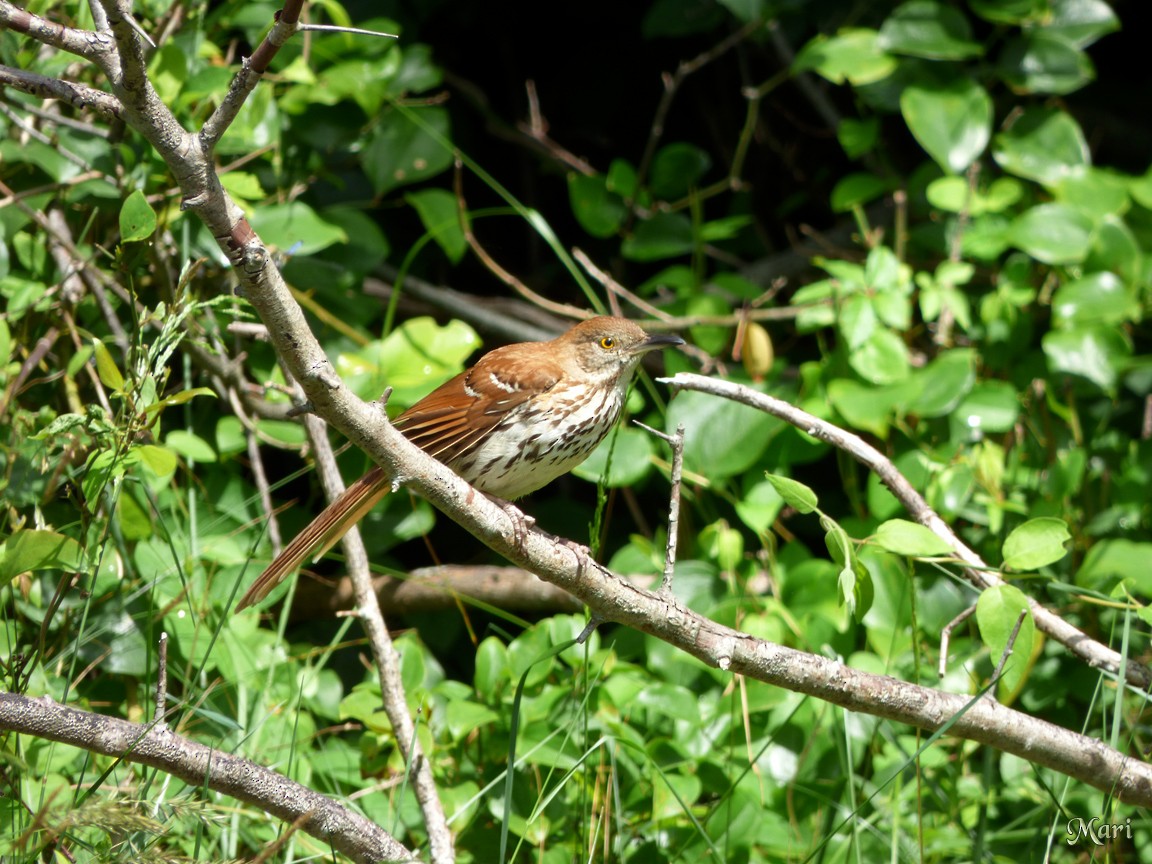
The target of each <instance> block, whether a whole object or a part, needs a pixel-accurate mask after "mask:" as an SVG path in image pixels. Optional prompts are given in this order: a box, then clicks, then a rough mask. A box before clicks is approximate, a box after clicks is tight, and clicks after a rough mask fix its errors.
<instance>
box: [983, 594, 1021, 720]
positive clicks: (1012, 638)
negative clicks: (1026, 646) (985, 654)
mask: <svg viewBox="0 0 1152 864" xmlns="http://www.w3.org/2000/svg"><path fill="white" fill-rule="evenodd" d="M1027 617H1028V610H1027V609H1021V610H1020V614H1019V615H1017V616H1016V625H1015V626H1014V627H1013V628H1012V632H1011V633H1009V634H1008V642H1007V643H1006V644H1005V645H1004V650H1003V651H1001V652H1000V662H999V663H997V664H996V671H994V672H993V673H992V679H991V686H990V687H989V688H988V692H987V694H985V695H986V698H988V699H991V700H992V701H996V685H997V684H998V683H999V681H1000V676H1001V674H1003V672H1004V666H1005V665H1006V664H1007V663H1008V658H1009V657H1011V656H1012V649H1013V648H1014V647H1015V645H1016V637H1017V636H1019V635H1020V627H1021V626H1023V624H1024V619H1025V618H1027Z"/></svg>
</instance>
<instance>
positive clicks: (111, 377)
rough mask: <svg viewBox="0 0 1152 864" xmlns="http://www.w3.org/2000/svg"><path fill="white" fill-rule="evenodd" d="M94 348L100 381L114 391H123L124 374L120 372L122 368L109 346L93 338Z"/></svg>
mask: <svg viewBox="0 0 1152 864" xmlns="http://www.w3.org/2000/svg"><path fill="white" fill-rule="evenodd" d="M92 350H93V352H94V353H95V357H96V374H97V376H99V378H100V383H101V384H103V385H104V386H105V387H107V388H108V389H109V390H111V391H112V392H113V393H123V392H124V376H123V375H121V374H120V369H119V367H118V366H117V365H116V361H115V360H114V359H113V357H112V352H111V351H109V350H108V346H107V345H105V344H104V343H103V342H101V341H100V340H99V339H93V340H92Z"/></svg>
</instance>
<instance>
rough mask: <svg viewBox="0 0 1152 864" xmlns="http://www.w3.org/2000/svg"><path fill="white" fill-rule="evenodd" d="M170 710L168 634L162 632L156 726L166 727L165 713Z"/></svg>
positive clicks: (157, 679)
mask: <svg viewBox="0 0 1152 864" xmlns="http://www.w3.org/2000/svg"><path fill="white" fill-rule="evenodd" d="M167 710H168V634H167V632H161V633H160V642H159V643H158V644H157V646H156V711H155V713H154V714H153V715H152V720H153V722H155V723H156V728H158V729H166V728H168V723H167V722H166V721H165V720H164V714H165V712H166V711H167Z"/></svg>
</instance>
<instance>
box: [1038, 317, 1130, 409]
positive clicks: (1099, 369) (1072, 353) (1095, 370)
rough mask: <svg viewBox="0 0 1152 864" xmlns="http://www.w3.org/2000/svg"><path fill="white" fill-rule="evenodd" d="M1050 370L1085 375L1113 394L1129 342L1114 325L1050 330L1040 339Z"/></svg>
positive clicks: (1125, 358) (1128, 348)
mask: <svg viewBox="0 0 1152 864" xmlns="http://www.w3.org/2000/svg"><path fill="white" fill-rule="evenodd" d="M1041 344H1042V345H1043V347H1044V356H1046V357H1047V358H1048V366H1049V368H1050V369H1051V370H1052V371H1053V372H1063V373H1064V374H1066V375H1075V376H1079V377H1082V378H1086V379H1088V380H1089V381H1091V382H1092V383H1093V384H1095V385H1096V386H1098V387H1100V389H1102V390H1104V391H1105V392H1107V393H1113V392H1115V389H1116V383H1117V381H1118V380H1119V378H1120V374H1121V372H1123V371H1124V369H1125V368H1126V367H1127V365H1128V360H1129V358H1130V357H1131V356H1132V345H1131V343H1130V342H1129V341H1128V339H1127V338H1126V337H1125V335H1124V334H1123V333H1122V332H1121V331H1119V330H1117V329H1116V328H1115V327H1105V326H1100V325H1096V326H1092V327H1075V328H1070V329H1067V330H1053V331H1051V332H1049V333H1045V334H1044V336H1043V338H1042V339H1041Z"/></svg>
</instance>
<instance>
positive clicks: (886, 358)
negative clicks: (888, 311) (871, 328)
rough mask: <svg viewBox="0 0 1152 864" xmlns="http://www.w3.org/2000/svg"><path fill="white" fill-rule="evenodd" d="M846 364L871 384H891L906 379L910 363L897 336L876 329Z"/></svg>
mask: <svg viewBox="0 0 1152 864" xmlns="http://www.w3.org/2000/svg"><path fill="white" fill-rule="evenodd" d="M848 364H849V365H850V366H851V367H852V368H853V369H854V370H855V371H856V372H857V373H858V374H859V375H860V377H861V378H864V379H865V380H867V381H870V382H872V383H873V384H892V383H894V382H896V381H902V380H904V379H905V378H907V377H908V373H909V371H910V370H911V362H910V361H909V358H908V346H906V345H905V344H904V342H903V340H902V339H901V338H900V336H899V334H897V333H895V332H893V331H891V330H881V329H878V330H876V331H875V332H874V333H872V335H871V336H869V337H868V339H867V340H866V341H865V342H863V343H862V344H861V345H860V346H858V347H857V348H856V349H855V350H853V351H852V353H851V354H850V355H849V357H848Z"/></svg>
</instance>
